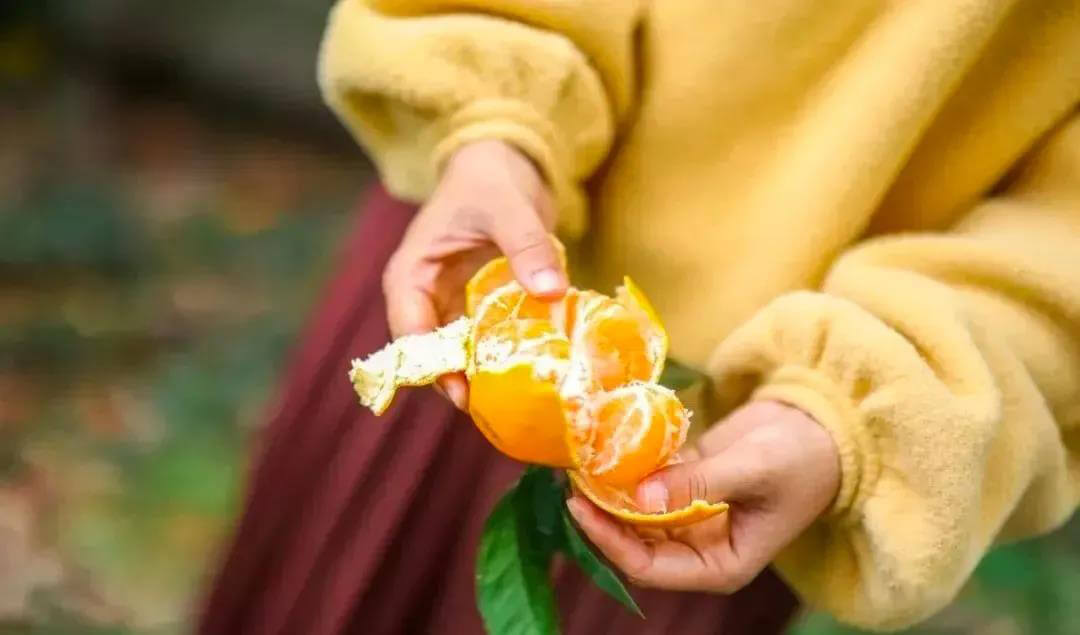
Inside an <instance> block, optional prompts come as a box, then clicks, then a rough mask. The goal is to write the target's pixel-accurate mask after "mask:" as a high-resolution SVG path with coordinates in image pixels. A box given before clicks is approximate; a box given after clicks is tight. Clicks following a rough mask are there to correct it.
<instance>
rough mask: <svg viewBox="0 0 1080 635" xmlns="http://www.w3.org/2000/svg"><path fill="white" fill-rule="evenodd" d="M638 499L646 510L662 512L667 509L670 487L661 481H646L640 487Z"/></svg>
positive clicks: (652, 512)
mask: <svg viewBox="0 0 1080 635" xmlns="http://www.w3.org/2000/svg"><path fill="white" fill-rule="evenodd" d="M638 501H639V503H640V504H641V507H642V509H644V510H645V511H647V512H649V513H651V514H662V513H664V512H666V511H667V505H668V489H667V487H666V486H665V485H664V484H663V483H661V482H660V481H646V482H645V483H642V484H641V486H640V487H638Z"/></svg>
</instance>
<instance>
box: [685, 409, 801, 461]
mask: <svg viewBox="0 0 1080 635" xmlns="http://www.w3.org/2000/svg"><path fill="white" fill-rule="evenodd" d="M783 413H784V408H783V406H781V405H779V404H776V403H773V402H760V401H759V402H754V403H753V404H752V406H743V407H742V408H739V409H738V410H736V411H735V412H733V413H731V414H730V415H728V416H727V417H726V418H725V419H724V420H723V421H718V422H717V423H716V424H715V425H713V426H712V427H710V428H709V429H708V430H706V431H705V434H703V435H701V438H700V439H698V441H697V444H696V445H697V447H698V449H699V450H700V451H701V453H702V454H704V455H705V456H712V455H714V454H719V453H721V452H723V451H724V450H726V449H728V448H729V447H731V445H732V444H733V443H735V442H736V441H738V440H739V439H740V438H742V437H743V436H744V435H745V434H746V433H747V432H749V431H750V430H751V429H753V428H754V427H755V426H757V425H759V424H760V423H761V420H762V419H763V418H770V419H771V418H776V417H779V416H782V415H783Z"/></svg>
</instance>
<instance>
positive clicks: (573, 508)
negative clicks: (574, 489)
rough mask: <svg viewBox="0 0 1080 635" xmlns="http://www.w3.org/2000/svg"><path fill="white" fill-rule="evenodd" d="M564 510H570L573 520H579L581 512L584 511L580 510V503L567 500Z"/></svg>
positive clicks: (572, 499) (573, 499)
mask: <svg viewBox="0 0 1080 635" xmlns="http://www.w3.org/2000/svg"><path fill="white" fill-rule="evenodd" d="M566 508H567V509H569V510H570V515H571V516H573V517H574V520H579V521H580V520H581V512H582V511H584V510H583V509H582V508H581V501H579V500H577V499H575V498H568V499H566Z"/></svg>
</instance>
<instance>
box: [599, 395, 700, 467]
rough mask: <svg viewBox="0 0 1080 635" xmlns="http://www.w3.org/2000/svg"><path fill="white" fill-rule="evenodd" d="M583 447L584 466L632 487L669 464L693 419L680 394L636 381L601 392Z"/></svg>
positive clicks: (684, 438)
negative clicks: (686, 409) (679, 396)
mask: <svg viewBox="0 0 1080 635" xmlns="http://www.w3.org/2000/svg"><path fill="white" fill-rule="evenodd" d="M579 416H586V417H588V419H589V420H590V421H589V424H590V425H589V426H588V428H587V432H586V434H587V435H588V436H587V439H586V442H585V443H584V444H582V446H581V461H580V464H581V466H582V470H583V471H585V472H586V473H588V474H590V475H592V476H593V477H594V478H595V479H596V480H597V481H599V482H601V483H604V484H606V485H611V486H614V487H624V488H629V487H633V486H635V485H636V484H637V483H638V482H640V481H641V479H642V478H644V477H645V476H647V475H648V474H649V473H650V472H653V471H654V470H656V469H657V468H658V467H660V466H663V465H666V464H667V463H668V461H669V460H670V459H671V458H672V457H673V456H674V455H675V452H676V450H678V449H679V447H680V446H681V445H682V444H683V442H684V441H685V440H686V431H687V429H688V428H689V427H690V417H689V413H687V412H686V411H685V410H684V409H683V407H682V404H681V403H679V399H678V398H677V397H676V396H675V393H674V392H672V391H670V390H668V389H667V388H664V387H662V386H658V385H656V384H646V383H634V384H631V385H628V386H623V387H620V388H617V389H615V390H613V391H611V392H608V393H604V394H602V395H599V396H598V397H597V399H595V400H594V401H593V403H592V408H591V409H590V411H589V412H587V413H586V414H584V415H579Z"/></svg>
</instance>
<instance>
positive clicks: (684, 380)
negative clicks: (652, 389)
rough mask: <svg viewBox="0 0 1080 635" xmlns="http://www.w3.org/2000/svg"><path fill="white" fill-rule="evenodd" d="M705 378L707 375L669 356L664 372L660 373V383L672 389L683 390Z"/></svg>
mask: <svg viewBox="0 0 1080 635" xmlns="http://www.w3.org/2000/svg"><path fill="white" fill-rule="evenodd" d="M705 379H706V377H705V375H703V374H701V373H699V372H697V371H696V370H694V369H692V368H690V367H688V366H683V365H682V364H680V363H679V362H677V361H675V360H673V359H671V358H670V357H669V358H668V359H667V361H666V362H665V363H664V372H663V373H661V374H660V385H661V386H666V387H668V388H670V389H672V390H683V389H685V388H689V387H690V386H693V385H694V384H696V383H698V382H699V381H704V380H705Z"/></svg>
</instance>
